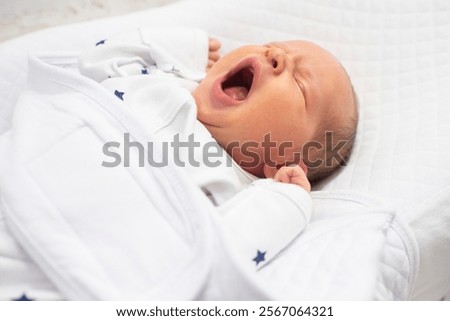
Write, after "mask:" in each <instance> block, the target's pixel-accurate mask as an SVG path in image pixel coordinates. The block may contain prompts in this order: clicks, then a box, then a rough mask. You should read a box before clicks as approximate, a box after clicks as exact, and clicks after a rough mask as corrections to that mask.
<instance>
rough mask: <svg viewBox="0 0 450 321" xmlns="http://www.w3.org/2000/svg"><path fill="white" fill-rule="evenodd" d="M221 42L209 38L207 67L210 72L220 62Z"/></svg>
mask: <svg viewBox="0 0 450 321" xmlns="http://www.w3.org/2000/svg"><path fill="white" fill-rule="evenodd" d="M220 46H221V44H220V41H219V40H217V39H214V38H209V45H208V47H209V48H208V50H209V51H208V66H207V67H206V71H209V70H210V69H211V67H212V66H213V65H214V64H215V63H216V62H217V60H219V58H220V53H219V49H220Z"/></svg>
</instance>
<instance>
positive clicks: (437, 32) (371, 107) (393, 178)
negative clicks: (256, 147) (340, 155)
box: [0, 0, 450, 299]
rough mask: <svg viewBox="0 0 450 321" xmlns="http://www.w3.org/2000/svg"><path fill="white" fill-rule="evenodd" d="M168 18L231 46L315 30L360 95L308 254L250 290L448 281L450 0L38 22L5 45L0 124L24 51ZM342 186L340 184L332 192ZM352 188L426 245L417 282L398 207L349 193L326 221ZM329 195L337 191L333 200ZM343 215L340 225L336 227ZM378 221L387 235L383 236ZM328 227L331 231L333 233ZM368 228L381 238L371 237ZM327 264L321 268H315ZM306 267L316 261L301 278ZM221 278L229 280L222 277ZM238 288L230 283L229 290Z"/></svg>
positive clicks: (195, 7)
mask: <svg viewBox="0 0 450 321" xmlns="http://www.w3.org/2000/svg"><path fill="white" fill-rule="evenodd" d="M168 25H170V26H173V25H182V26H197V27H201V28H204V29H205V30H207V31H208V32H209V33H210V34H212V35H213V36H216V37H218V38H220V39H221V40H222V41H223V44H224V47H223V51H224V52H225V51H228V50H229V49H231V48H232V47H235V46H237V45H240V44H243V43H247V42H267V41H273V40H277V39H280V40H281V39H289V38H304V39H309V40H312V41H315V42H318V43H319V44H321V45H322V46H324V47H325V48H327V49H329V50H330V51H332V52H333V53H335V54H336V55H337V56H338V58H339V59H341V61H342V62H343V64H344V65H345V66H346V68H347V69H348V72H349V74H350V76H351V78H352V80H353V83H354V85H355V88H356V91H357V93H358V95H359V98H360V104H361V122H360V128H359V132H358V138H357V144H356V148H355V151H354V155H353V157H352V159H351V162H350V164H349V166H348V167H346V168H345V169H344V170H343V171H342V172H341V173H339V175H338V176H336V177H335V178H334V179H333V180H331V181H329V182H328V183H326V184H324V185H323V186H322V187H321V189H322V190H324V191H327V193H325V194H320V193H319V194H317V195H316V196H315V202H316V207H317V213H316V215H315V219H316V222H315V223H317V224H316V225H315V226H316V228H315V229H312V230H311V231H310V234H308V233H306V234H305V235H304V236H302V237H303V239H302V242H297V243H295V244H293V245H292V249H291V250H290V251H291V252H290V253H292V252H294V251H295V252H297V251H298V253H299V256H298V257H305V258H308V260H305V261H306V262H308V264H305V262H302V261H301V260H300V261H299V259H298V258H297V259H296V258H295V257H293V256H292V255H286V256H284V257H281V258H280V259H279V260H277V261H274V262H273V264H271V265H272V266H273V267H272V268H267V269H261V272H260V273H259V275H260V276H261V277H262V278H265V279H267V280H277V281H278V282H272V284H271V285H270V287H269V289H270V290H271V291H269V293H268V294H267V293H263V294H260V292H258V291H256V290H255V291H254V292H252V291H249V294H248V296H247V297H251V296H252V294H254V295H255V296H254V297H258V295H261V296H260V297H264V296H267V295H268V296H272V297H273V298H279V297H283V296H280V294H281V293H284V294H285V296H284V297H283V298H286V297H288V298H308V297H310V298H366V299H367V298H369V299H406V298H416V299H441V298H443V297H444V296H445V295H446V293H448V291H449V290H450V232H449V231H450V214H449V213H450V212H449V211H448V210H449V206H450V204H448V203H449V200H450V195H449V193H450V189H449V188H448V182H450V154H449V152H448V150H449V145H450V139H449V138H448V137H450V126H449V125H448V124H450V91H449V90H448V88H450V4H449V3H448V2H447V1H445V0H441V1H435V2H432V3H430V2H428V1H425V0H423V1H406V0H402V1H395V2H392V1H388V0H384V1H358V2H340V3H339V4H337V3H336V2H333V1H320V2H319V1H314V2H312V1H288V0H284V1H275V0H273V1H264V2H262V1H251V0H246V1H242V0H241V1H183V2H181V3H177V4H175V5H172V6H169V7H166V8H161V9H154V10H149V11H147V12H141V13H136V14H132V15H128V16H123V17H117V18H111V19H106V20H99V21H93V22H89V23H83V24H78V25H73V26H65V27H61V28H55V29H51V30H46V31H42V32H38V33H36V34H31V35H28V36H25V37H22V38H19V39H16V40H13V41H10V42H7V43H4V44H2V45H1V46H0V75H1V76H0V99H1V100H0V132H4V131H6V130H7V129H8V128H9V126H10V121H11V115H12V112H13V107H14V106H15V104H16V100H17V97H18V95H19V93H20V92H21V91H22V90H23V86H24V84H25V79H26V76H27V60H26V52H27V51H28V52H36V51H43V50H45V51H52V50H60V51H61V50H68V51H78V50H80V49H81V48H83V47H84V46H87V45H89V44H94V43H96V42H97V41H98V40H99V39H103V38H107V37H108V35H109V34H113V33H116V32H119V31H122V30H124V29H133V28H136V27H137V26H168ZM243 30H244V31H245V32H243ZM337 190H341V192H339V193H334V191H337ZM342 190H346V191H347V192H345V193H344V192H342ZM354 192H358V193H363V194H366V195H371V196H375V197H376V198H377V199H378V200H379V203H381V204H384V205H385V206H387V207H390V208H393V209H395V210H396V213H397V214H398V216H399V218H398V219H400V220H401V221H402V220H404V221H406V222H408V223H409V225H410V227H411V229H412V231H413V233H414V236H415V239H416V240H417V243H418V245H419V249H420V267H419V271H418V274H417V281H416V286H415V290H414V291H412V292H411V291H410V287H412V286H413V283H414V279H415V276H416V275H415V274H416V271H415V264H416V262H415V260H416V259H417V258H416V257H415V253H414V245H412V244H409V242H411V238H410V237H409V236H408V235H406V236H405V235H403V234H402V233H404V230H406V231H407V230H408V229H407V228H403V227H401V226H402V225H401V223H398V222H397V218H396V217H395V216H393V214H392V213H393V211H391V210H379V211H378V212H377V213H378V215H377V218H371V217H372V216H371V214H370V213H372V211H373V208H372V207H373V206H372V205H371V202H369V201H361V203H360V204H358V202H356V201H354V197H353V198H351V200H349V201H348V202H344V203H345V207H346V208H347V209H348V210H349V211H350V212H354V211H355V210H356V211H360V215H354V214H352V215H350V216H348V217H347V218H346V220H342V221H334V222H333V223H332V224H330V222H331V220H332V219H336V218H339V216H338V215H334V216H333V215H331V214H330V213H329V210H328V211H327V209H329V208H330V207H333V206H338V207H341V208H343V205H342V204H341V203H342V202H343V201H342V199H345V197H343V195H346V194H348V195H354V194H355V193H354ZM323 195H325V196H323ZM333 195H338V196H339V197H337V198H338V199H339V201H338V202H337V203H336V200H334V199H333V197H332V196H333ZM362 199H365V197H363V198H362ZM337 204H340V205H337ZM361 204H363V205H361ZM327 206H328V207H327ZM380 212H381V213H382V215H380ZM364 214H368V215H367V216H365V215H364ZM343 216H345V215H343ZM366 217H367V218H371V219H366ZM313 220H314V216H313ZM1 222H2V223H3V218H2V220H1ZM324 222H327V223H324ZM313 223H314V222H313ZM335 223H336V224H335ZM353 223H354V224H353ZM320 224H323V225H324V226H323V227H321V225H320ZM339 224H342V225H341V227H342V228H338V226H339ZM399 226H400V227H399ZM327 228H328V229H329V230H328V233H325V232H324V231H327ZM358 231H360V232H361V231H362V233H359V234H358V233H356V232H358ZM369 231H372V233H370V232H369ZM349 232H352V233H353V234H349ZM364 232H367V233H364ZM380 232H381V234H382V235H383V237H381V238H377V236H379V235H380ZM314 233H318V235H321V236H322V238H319V239H320V240H319V241H318V243H316V244H314V246H313V247H308V246H307V245H311V244H308V239H310V240H314V237H313V236H314ZM405 233H406V234H408V232H405ZM324 235H329V239H328V242H327V239H326V238H325V237H324ZM402 235H403V237H402ZM364 236H372V237H373V238H370V239H364ZM2 237H6V238H8V236H5V235H2ZM333 239H335V240H336V239H339V240H341V242H342V243H339V244H338V245H339V246H338V247H337V249H340V250H341V251H340V252H339V253H340V255H341V256H340V257H339V259H341V260H343V262H345V263H346V264H344V265H343V266H345V267H346V268H345V269H344V268H343V269H337V268H336V266H334V269H332V271H330V269H327V268H328V267H329V266H330V265H327V264H323V262H325V261H326V260H327V259H325V258H329V257H330V256H331V255H332V254H333V253H336V248H334V247H333V246H331V245H330V244H333V243H330V242H332V240H333ZM363 240H364V241H363ZM18 241H19V242H20V241H21V240H18ZM303 241H304V242H303ZM371 241H372V242H371ZM10 242H11V243H14V242H13V241H10ZM344 244H345V245H344ZM357 244H360V245H367V247H368V248H369V250H370V251H372V252H373V257H371V260H374V261H370V260H368V262H375V261H376V262H377V266H376V267H373V266H372V267H370V266H367V267H366V268H363V267H358V268H355V266H356V263H358V264H359V262H358V261H356V259H357V258H358V255H361V254H357V253H358V251H357V250H358V249H359V250H362V248H358V246H357ZM22 245H23V244H22ZM14 246H17V245H14ZM311 249H314V250H316V251H312V250H311ZM319 249H320V250H319ZM396 249H397V250H396ZM398 249H400V250H398ZM9 250H10V249H9ZM366 250H367V249H366ZM5 251H6V250H5ZM5 253H7V252H5ZM15 253H16V254H14V255H16V257H17V258H18V259H17V261H18V262H19V261H20V264H22V265H21V267H23V269H24V271H28V272H27V274H28V275H35V276H36V279H37V280H40V281H39V282H40V284H46V285H45V286H42V287H41V290H42V291H41V292H42V293H44V294H45V293H51V295H50V294H49V295H48V296H45V295H43V296H41V297H42V298H55V297H57V295H56V294H55V291H54V288H53V285H51V284H50V285H48V280H47V279H46V278H47V277H49V275H48V273H47V275H46V276H44V275H43V274H42V273H41V272H40V269H42V265H41V266H40V267H39V268H37V266H36V265H34V263H30V262H29V261H30V260H29V259H28V258H27V256H26V255H25V254H24V253H23V252H21V249H20V248H17V249H16V251H15ZM300 253H301V254H302V255H301V256H300ZM351 253H354V256H353V257H352V255H350V254H351ZM7 255H9V258H11V257H13V256H14V255H11V254H4V255H3V256H2V253H0V258H1V260H5V259H4V257H6V256H7ZM393 258H398V260H397V261H395V260H394V259H393ZM335 259H336V258H335ZM352 259H353V261H352ZM337 261H339V260H337ZM337 261H336V260H335V262H337ZM0 262H1V261H0ZM24 262H25V263H24ZM380 262H382V263H380ZM386 262H387V263H386ZM328 263H329V261H328ZM352 263H353V264H352ZM383 263H385V264H383ZM17 264H19V263H17ZM289 265H291V266H295V267H297V268H299V270H290V272H289V273H287V272H286V268H285V267H286V266H289ZM321 266H323V267H324V268H323V269H320V268H317V267H321ZM381 267H384V270H383V268H381ZM372 268H373V269H372ZM27 269H28V270H27ZM302 269H303V270H302ZM301 271H315V273H314V274H311V275H308V278H305V277H303V276H304V274H302V273H301ZM359 272H360V273H359ZM230 273H231V272H230ZM358 273H359V274H358ZM324 276H326V277H324ZM343 276H344V280H345V282H343V283H344V285H345V289H347V290H348V291H349V292H348V293H343V292H339V290H338V289H339V285H341V284H339V283H338V282H337V281H336V280H337V279H342V278H343ZM374 276H377V277H374ZM258 277H259V276H258ZM383 277H385V279H383ZM369 280H372V281H373V282H372V283H370V282H371V281H369ZM52 281H53V282H56V281H55V280H54V279H52ZM357 281H360V282H364V281H366V282H367V283H368V284H367V285H366V286H365V287H362V288H360V289H359V288H358V290H356V289H355V287H352V285H354V284H357V283H358V282H357ZM323 283H326V284H325V285H324V284H323ZM369 283H370V284H369ZM217 284H221V282H220V280H218V281H217ZM0 286H2V285H0ZM249 288H252V282H250V285H249ZM300 288H301V289H302V290H301V291H299V290H298V289H300ZM5 289H6V287H5V286H2V289H0V293H1V294H2V299H5V298H8V296H13V294H10V293H6V292H5V291H6V290H5ZM47 289H48V291H47ZM352 289H354V291H353V292H352ZM59 290H61V288H59ZM219 290H223V291H224V292H223V293H226V291H227V290H226V289H222V288H221V287H220V286H218V287H217V288H210V289H209V292H208V291H206V292H205V293H204V294H203V296H204V297H205V298H221V296H220V291H219ZM359 290H360V291H359ZM46 291H47V292H46ZM52 291H53V292H52ZM217 291H219V294H217V293H218V292H217ZM230 291H231V290H230ZM63 292H64V291H63ZM66 293H67V292H66ZM86 293H87V292H86ZM255 293H259V294H255ZM14 295H15V294H14ZM234 295H236V294H235V293H234V294H233V293H232V291H231V292H228V293H226V294H224V295H223V296H222V298H224V297H228V298H229V297H234ZM17 296H20V294H18V295H17ZM63 297H67V295H66V296H64V295H63ZM74 297H77V296H74ZM186 297H189V296H186Z"/></svg>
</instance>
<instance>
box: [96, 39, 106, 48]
mask: <svg viewBox="0 0 450 321" xmlns="http://www.w3.org/2000/svg"><path fill="white" fill-rule="evenodd" d="M105 41H106V39H103V40H100V41H99V42H97V43H96V44H95V45H96V46H98V45H104V44H105Z"/></svg>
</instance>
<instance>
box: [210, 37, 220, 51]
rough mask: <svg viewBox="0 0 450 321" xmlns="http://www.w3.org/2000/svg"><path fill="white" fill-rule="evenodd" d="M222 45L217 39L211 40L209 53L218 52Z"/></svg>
mask: <svg viewBox="0 0 450 321" xmlns="http://www.w3.org/2000/svg"><path fill="white" fill-rule="evenodd" d="M220 46H221V43H220V41H219V40H217V39H215V38H209V44H208V47H209V51H217V50H219V49H220Z"/></svg>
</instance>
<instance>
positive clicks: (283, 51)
mask: <svg viewBox="0 0 450 321" xmlns="http://www.w3.org/2000/svg"><path fill="white" fill-rule="evenodd" d="M219 48H220V43H219V41H217V40H215V39H210V41H209V61H208V66H207V68H208V73H207V75H206V77H205V79H204V80H203V81H202V82H201V83H200V85H199V86H198V88H197V89H196V90H195V91H194V93H193V94H194V97H195V100H196V103H197V108H198V116H197V117H198V119H199V120H200V121H201V122H202V123H203V124H204V125H205V126H206V127H207V128H208V130H209V131H210V132H211V133H212V135H213V136H214V138H215V139H216V140H217V141H218V142H219V143H220V144H221V145H222V146H224V148H226V150H227V151H228V153H229V154H230V155H232V157H233V159H235V160H236V161H237V162H238V163H239V164H240V165H241V166H242V167H243V168H244V169H245V170H247V171H248V172H250V173H252V174H253V175H256V176H258V177H266V178H273V179H275V180H276V181H281V182H285V183H293V184H297V185H299V186H301V187H303V188H304V189H306V190H308V191H309V190H310V184H309V182H308V180H309V181H313V182H316V181H318V180H320V179H323V178H325V177H326V176H328V175H330V174H331V173H332V172H333V171H334V170H335V169H336V168H338V167H339V166H340V165H342V163H343V162H344V161H345V159H347V158H348V156H349V154H350V151H351V148H352V144H353V141H354V137H355V131H356V124H357V106H356V105H357V101H356V97H355V95H354V91H353V87H352V84H351V82H350V79H349V77H348V75H347V73H346V71H345V70H344V68H343V67H342V65H341V64H340V63H339V62H338V61H337V60H336V59H335V58H334V57H333V56H332V55H331V54H330V53H328V52H327V51H325V50H324V49H322V48H321V47H319V46H317V45H315V44H313V43H311V42H306V41H286V42H273V43H269V44H266V45H262V46H253V45H252V46H244V47H241V48H238V49H236V50H234V51H232V52H231V53H229V54H227V55H225V56H224V57H223V58H221V59H219V57H220V55H219V53H218V50H219ZM326 132H329V133H331V136H328V138H331V140H330V141H327V140H326V138H327V137H326ZM268 133H270V134H271V135H270V138H271V142H272V143H273V144H272V145H271V146H270V147H271V148H270V150H268V148H267V147H268V146H264V143H263V142H264V137H265V135H267V134H268ZM236 141H238V142H239V146H243V145H244V142H257V143H258V144H257V147H256V148H255V149H254V152H255V153H256V154H257V155H258V159H259V160H262V161H260V162H258V163H256V164H255V162H251V163H249V162H246V161H245V160H246V157H247V156H248V155H245V153H243V150H242V149H239V148H233V147H234V146H232V145H231V144H230V143H231V142H236ZM339 141H341V148H340V150H339V152H340V153H341V154H340V157H338V158H334V159H330V155H327V153H330V149H331V148H333V146H334V145H335V146H337V145H338V144H340V143H339ZM286 142H289V143H290V144H286ZM312 142H314V144H312ZM283 144H284V145H283ZM308 144H309V146H310V148H308V147H307V148H305V146H308ZM266 145H267V144H266ZM280 146H285V147H286V148H280ZM265 147H266V148H265ZM313 147H316V148H313ZM300 151H302V152H300ZM247 154H248V153H247ZM298 156H300V157H298ZM327 156H328V159H327ZM288 164H293V165H298V166H294V167H292V166H289V167H286V166H284V165H288ZM305 164H306V165H305ZM307 165H308V166H307ZM306 175H307V176H306Z"/></svg>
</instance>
